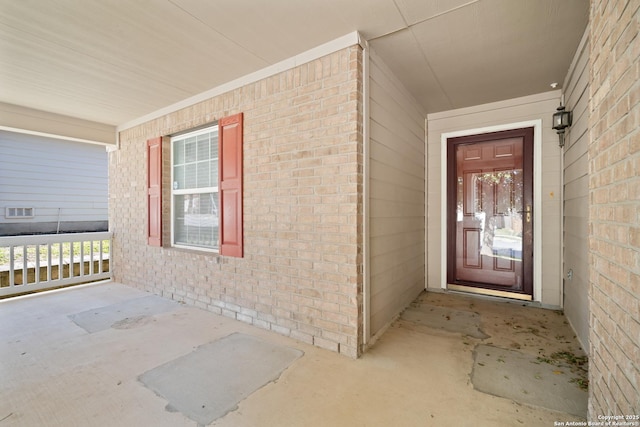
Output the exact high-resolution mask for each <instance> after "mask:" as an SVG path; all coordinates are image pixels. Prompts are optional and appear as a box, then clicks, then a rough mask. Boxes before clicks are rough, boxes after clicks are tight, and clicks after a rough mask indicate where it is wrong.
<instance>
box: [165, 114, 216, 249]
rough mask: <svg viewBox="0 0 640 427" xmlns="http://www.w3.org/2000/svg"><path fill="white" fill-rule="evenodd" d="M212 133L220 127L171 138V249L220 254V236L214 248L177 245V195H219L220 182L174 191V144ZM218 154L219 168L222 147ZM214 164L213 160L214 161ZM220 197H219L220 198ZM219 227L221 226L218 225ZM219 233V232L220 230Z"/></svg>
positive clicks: (207, 128)
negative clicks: (208, 185) (213, 185)
mask: <svg viewBox="0 0 640 427" xmlns="http://www.w3.org/2000/svg"><path fill="white" fill-rule="evenodd" d="M212 131H218V125H217V124H215V125H211V126H207V127H204V128H202V129H198V130H194V131H192V132H188V133H182V134H179V135H175V136H172V137H171V143H170V144H169V145H170V150H171V247H174V248H182V249H189V250H196V251H204V252H211V253H219V252H220V239H219V234H218V241H217V242H216V246H215V247H213V248H207V247H204V246H192V245H185V244H179V243H175V214H176V209H175V206H174V205H175V197H174V196H177V195H186V194H205V193H216V194H219V182H218V185H217V186H215V187H202V188H190V189H174V182H175V180H174V176H173V171H174V158H173V157H174V149H173V143H174V141H176V140H183V139H187V138H191V137H194V136H198V135H202V134H205V133H209V132H212ZM219 143H220V135H219V134H218V144H219ZM216 154H217V157H216V158H217V159H218V165H217V166H218V168H219V167H220V157H219V155H220V146H219V145H218V153H216ZM212 162H213V160H212ZM218 197H219V196H218ZM216 203H217V205H218V206H219V201H216ZM218 226H219V224H218ZM218 233H219V230H218Z"/></svg>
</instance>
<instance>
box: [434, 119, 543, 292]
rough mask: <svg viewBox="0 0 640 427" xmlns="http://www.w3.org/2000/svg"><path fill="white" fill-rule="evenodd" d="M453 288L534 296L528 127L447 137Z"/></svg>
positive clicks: (450, 278) (450, 284) (449, 271)
mask: <svg viewBox="0 0 640 427" xmlns="http://www.w3.org/2000/svg"><path fill="white" fill-rule="evenodd" d="M447 150H448V151H447V162H448V165H447V168H448V171H447V176H448V183H447V187H448V189H447V191H448V193H447V196H448V197H447V200H448V207H447V210H448V219H447V236H448V242H447V250H448V253H447V259H448V260H447V262H448V265H447V282H448V287H449V288H450V289H456V290H465V291H471V292H479V293H483V294H490V295H498V296H507V297H513V298H519V299H529V300H530V299H531V298H532V295H533V211H532V210H533V128H525V129H515V130H510V131H503V132H494V133H487V134H481V135H471V136H464V137H457V138H449V139H448V140H447Z"/></svg>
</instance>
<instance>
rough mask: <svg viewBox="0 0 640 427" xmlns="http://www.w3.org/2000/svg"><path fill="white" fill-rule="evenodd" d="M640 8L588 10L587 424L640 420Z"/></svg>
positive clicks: (610, 0)
mask: <svg viewBox="0 0 640 427" xmlns="http://www.w3.org/2000/svg"><path fill="white" fill-rule="evenodd" d="M639 29H640V1H638V0H624V1H622V0H593V1H592V2H591V21H590V40H591V52H590V55H591V56H590V60H591V74H590V87H591V93H590V95H591V100H590V111H591V123H590V128H591V133H590V140H591V141H590V146H589V172H590V176H589V188H590V202H589V204H590V212H589V214H590V239H589V248H590V264H591V274H590V282H591V288H590V295H589V299H590V313H591V314H590V316H591V318H590V326H591V331H590V337H589V339H590V342H591V351H590V354H591V360H590V366H589V377H590V392H589V393H590V396H589V418H590V419H593V420H597V419H598V418H597V417H598V416H599V415H633V414H640V327H639V325H640V324H639V323H638V322H639V319H640V281H639V278H640V241H639V239H638V233H639V231H638V230H639V228H638V224H639V223H640V197H639V196H640V194H639V188H640V178H639V175H640V167H639V166H640V146H639V144H638V141H639V140H640V102H639V101H640V95H639V94H640V79H639V78H640V61H639V59H638V58H639V53H640V37H638V33H639Z"/></svg>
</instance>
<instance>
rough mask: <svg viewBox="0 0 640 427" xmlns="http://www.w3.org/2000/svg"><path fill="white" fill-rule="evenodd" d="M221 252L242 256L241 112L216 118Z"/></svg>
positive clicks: (222, 253)
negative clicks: (217, 120) (217, 119)
mask: <svg viewBox="0 0 640 427" xmlns="http://www.w3.org/2000/svg"><path fill="white" fill-rule="evenodd" d="M218 130H219V146H218V147H219V153H218V158H219V159H220V160H219V162H220V165H219V168H218V170H219V191H220V254H221V255H227V256H234V257H240V258H241V257H242V255H243V251H242V239H243V236H242V113H239V114H236V115H234V116H230V117H225V118H223V119H220V121H219V122H218Z"/></svg>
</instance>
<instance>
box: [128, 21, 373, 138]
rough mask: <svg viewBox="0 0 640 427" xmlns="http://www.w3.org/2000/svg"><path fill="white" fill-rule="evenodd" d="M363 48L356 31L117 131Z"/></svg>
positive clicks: (169, 107) (362, 40) (134, 121)
mask: <svg viewBox="0 0 640 427" xmlns="http://www.w3.org/2000/svg"><path fill="white" fill-rule="evenodd" d="M354 45H360V46H362V48H363V49H364V48H366V47H367V42H366V40H364V39H363V38H362V37H361V36H360V33H359V32H358V31H353V32H351V33H349V34H346V35H344V36H342V37H339V38H337V39H335V40H332V41H330V42H327V43H324V44H322V45H320V46H317V47H315V48H313V49H309V50H307V51H305V52H302V53H300V54H298V55H295V56H292V57H291V58H288V59H285V60H283V61H280V62H278V63H275V64H273V65H270V66H268V67H265V68H263V69H261V70H258V71H256V72H253V73H250V74H247V75H245V76H243V77H240V78H237V79H235V80H231V81H230V82H228V83H225V84H222V85H220V86H217V87H215V88H212V89H209V90H207V91H205V92H201V93H199V94H197V95H194V96H191V97H189V98H186V99H183V100H182V101H179V102H176V103H174V104H171V105H168V106H166V107H164V108H161V109H159V110H156V111H154V112H152V113H149V114H146V115H144V116H142V117H139V118H137V119H134V120H131V121H128V122H126V123H122V124H120V125H118V126H117V127H116V131H117V132H122V131H124V130H126V129H130V128H132V127H135V126H138V125H141V124H143V123H146V122H149V121H151V120H154V119H157V118H159V117H162V116H166V115H167V114H171V113H173V112H176V111H178V110H181V109H183V108H187V107H190V106H192V105H195V104H197V103H199V102H202V101H206V100H208V99H211V98H214V97H216V96H218V95H222V94H224V93H227V92H230V91H232V90H234V89H238V88H240V87H243V86H246V85H248V84H251V83H255V82H257V81H260V80H263V79H265V78H267V77H271V76H274V75H276V74H278V73H281V72H283V71H287V70H290V69H292V68H295V67H297V66H299V65H302V64H306V63H308V62H311V61H314V60H316V59H318V58H321V57H323V56H326V55H329V54H331V53H334V52H337V51H339V50H342V49H345V48H347V47H350V46H354Z"/></svg>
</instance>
